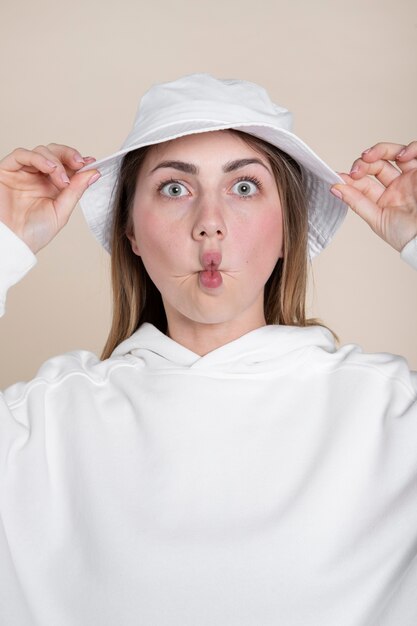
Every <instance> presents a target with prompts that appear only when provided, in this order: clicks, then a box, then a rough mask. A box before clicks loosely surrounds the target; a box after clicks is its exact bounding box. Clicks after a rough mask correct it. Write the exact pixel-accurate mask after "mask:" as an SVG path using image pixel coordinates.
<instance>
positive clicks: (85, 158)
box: [83, 156, 96, 161]
mask: <svg viewBox="0 0 417 626" xmlns="http://www.w3.org/2000/svg"><path fill="white" fill-rule="evenodd" d="M83 158H84V161H95V160H96V159H95V157H91V156H88V157H83Z"/></svg>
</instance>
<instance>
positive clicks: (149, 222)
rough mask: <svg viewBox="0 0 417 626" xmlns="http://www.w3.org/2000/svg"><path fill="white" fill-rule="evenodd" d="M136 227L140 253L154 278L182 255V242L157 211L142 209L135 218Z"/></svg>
mask: <svg viewBox="0 0 417 626" xmlns="http://www.w3.org/2000/svg"><path fill="white" fill-rule="evenodd" d="M134 228H135V239H136V242H137V246H138V251H139V254H140V256H141V257H142V261H143V263H144V265H145V267H146V269H147V271H148V273H149V275H150V276H151V278H152V279H153V278H154V276H155V277H156V276H158V275H159V274H160V273H165V272H166V268H167V267H172V261H173V259H174V260H175V258H180V257H181V255H180V248H181V246H180V242H179V241H178V238H177V237H175V236H174V234H173V232H172V228H171V227H170V224H169V223H168V224H167V223H166V221H164V220H162V219H161V218H160V217H158V216H157V215H155V213H153V212H151V211H150V212H147V211H142V212H141V213H140V215H138V216H137V217H136V219H135V220H134Z"/></svg>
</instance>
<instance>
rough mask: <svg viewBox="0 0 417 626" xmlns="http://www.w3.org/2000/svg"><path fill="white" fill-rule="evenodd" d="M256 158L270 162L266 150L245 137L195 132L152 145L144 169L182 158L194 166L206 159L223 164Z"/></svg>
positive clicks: (232, 134) (221, 132)
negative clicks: (236, 159) (234, 159)
mask: <svg viewBox="0 0 417 626" xmlns="http://www.w3.org/2000/svg"><path fill="white" fill-rule="evenodd" d="M243 156H246V157H250V156H256V157H257V158H258V159H260V160H262V161H264V162H265V164H267V163H268V159H267V157H266V155H264V154H263V152H262V151H260V150H258V149H255V148H254V147H252V146H250V145H248V144H247V143H246V142H245V141H244V140H243V139H242V137H240V136H239V135H237V134H235V133H232V132H230V131H229V130H217V131H209V132H205V133H194V134H192V135H187V136H185V137H178V139H172V140H171V141H165V142H163V143H160V144H156V145H154V146H151V147H150V149H149V151H148V153H147V155H146V158H145V163H144V166H145V167H146V166H148V167H152V166H153V165H155V164H156V163H157V162H158V161H160V160H162V159H174V158H175V159H181V160H184V161H185V160H187V161H189V162H191V163H198V161H200V160H203V159H206V158H207V159H209V160H210V161H213V160H214V161H217V162H218V163H219V164H220V165H221V164H223V162H225V161H228V160H230V159H231V158H242V157H243Z"/></svg>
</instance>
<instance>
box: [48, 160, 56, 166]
mask: <svg viewBox="0 0 417 626" xmlns="http://www.w3.org/2000/svg"><path fill="white" fill-rule="evenodd" d="M46 162H47V164H48V165H49V167H56V166H57V165H58V163H54V162H53V161H48V160H47V161H46Z"/></svg>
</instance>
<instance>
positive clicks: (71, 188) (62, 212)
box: [54, 170, 101, 228]
mask: <svg viewBox="0 0 417 626" xmlns="http://www.w3.org/2000/svg"><path fill="white" fill-rule="evenodd" d="M100 176H101V174H100V172H99V171H98V170H88V171H85V172H79V173H77V174H74V176H72V178H71V180H70V183H69V185H68V186H67V187H65V189H63V190H62V191H61V193H60V194H59V195H58V196H57V197H56V199H55V201H54V205H55V209H56V213H57V216H58V220H59V224H60V227H61V228H62V227H63V226H64V225H65V224H66V223H67V222H68V220H69V218H70V216H71V213H72V212H73V210H74V209H75V207H76V205H77V202H78V201H79V200H80V198H81V197H82V195H83V193H84V192H85V190H86V189H87V187H89V186H90V185H93V184H94V183H95V182H96V181H97V180H98V179H99V178H100Z"/></svg>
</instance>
